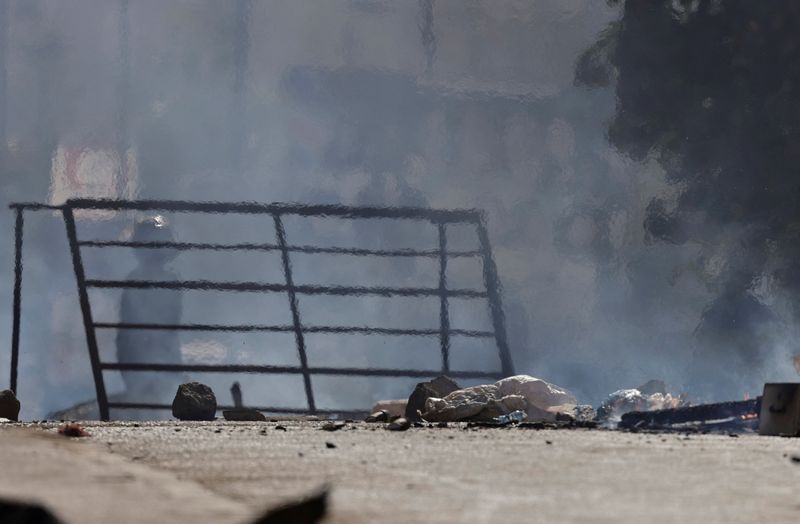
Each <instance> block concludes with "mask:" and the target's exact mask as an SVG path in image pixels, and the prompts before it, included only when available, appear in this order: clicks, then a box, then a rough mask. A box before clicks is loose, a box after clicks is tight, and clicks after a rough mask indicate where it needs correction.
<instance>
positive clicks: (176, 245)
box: [78, 240, 481, 258]
mask: <svg viewBox="0 0 800 524" xmlns="http://www.w3.org/2000/svg"><path fill="white" fill-rule="evenodd" d="M78 245H79V246H82V247H93V248H105V247H129V248H136V249H175V250H177V251H189V250H214V251H277V250H279V249H280V247H279V246H278V245H276V244H248V243H243V244H210V243H195V242H123V241H118V240H83V241H81V242H78ZM286 249H287V251H290V252H293V253H329V254H337V255H355V256H379V257H428V258H435V257H438V256H439V251H438V250H435V249H434V250H414V249H396V250H385V249H360V248H347V247H315V246H287V248H286ZM446 255H447V256H448V257H451V258H459V257H460V258H466V257H477V256H480V255H481V252H480V251H448V252H447V253H446Z"/></svg>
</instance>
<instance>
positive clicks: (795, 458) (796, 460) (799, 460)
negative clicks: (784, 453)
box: [789, 455, 800, 464]
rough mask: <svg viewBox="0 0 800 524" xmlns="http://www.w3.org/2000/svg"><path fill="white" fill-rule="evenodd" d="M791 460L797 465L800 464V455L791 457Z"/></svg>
mask: <svg viewBox="0 0 800 524" xmlns="http://www.w3.org/2000/svg"><path fill="white" fill-rule="evenodd" d="M789 460H791V461H792V462H794V463H795V464H800V455H792V456H791V457H789Z"/></svg>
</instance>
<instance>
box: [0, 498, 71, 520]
mask: <svg viewBox="0 0 800 524" xmlns="http://www.w3.org/2000/svg"><path fill="white" fill-rule="evenodd" d="M0 522H3V523H4V524H60V523H61V520H59V519H58V517H56V516H55V515H53V513H52V512H51V511H50V510H48V509H47V508H45V507H44V506H40V505H39V504H34V503H30V502H21V501H18V500H2V499H0Z"/></svg>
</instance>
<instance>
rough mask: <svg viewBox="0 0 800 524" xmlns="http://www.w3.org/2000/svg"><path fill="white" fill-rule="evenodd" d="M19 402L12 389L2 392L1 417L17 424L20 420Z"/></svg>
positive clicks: (0, 399) (0, 396)
mask: <svg viewBox="0 0 800 524" xmlns="http://www.w3.org/2000/svg"><path fill="white" fill-rule="evenodd" d="M19 408H20V404H19V400H17V396H16V395H15V394H14V392H13V391H11V390H10V389H4V390H3V391H0V417H2V418H7V419H9V420H12V421H14V422H16V421H17V420H19Z"/></svg>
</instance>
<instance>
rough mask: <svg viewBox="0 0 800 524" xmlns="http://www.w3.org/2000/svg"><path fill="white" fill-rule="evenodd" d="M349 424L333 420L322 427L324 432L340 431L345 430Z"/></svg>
mask: <svg viewBox="0 0 800 524" xmlns="http://www.w3.org/2000/svg"><path fill="white" fill-rule="evenodd" d="M346 425H347V424H345V423H344V422H342V421H341V420H332V421H330V422H326V423H325V424H323V425H322V430H323V431H339V430H340V429H342V428H344V427H345V426H346Z"/></svg>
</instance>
